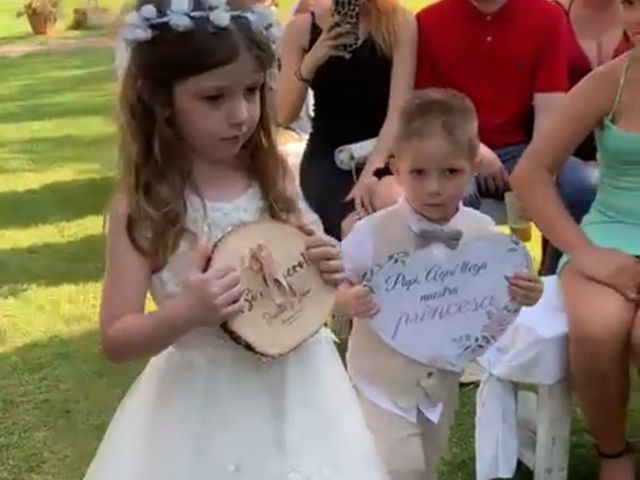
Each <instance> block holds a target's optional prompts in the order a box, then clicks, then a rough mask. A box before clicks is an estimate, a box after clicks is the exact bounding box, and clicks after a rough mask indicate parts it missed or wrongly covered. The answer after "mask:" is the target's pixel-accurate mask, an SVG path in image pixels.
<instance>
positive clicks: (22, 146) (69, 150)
mask: <svg viewBox="0 0 640 480" xmlns="http://www.w3.org/2000/svg"><path fill="white" fill-rule="evenodd" d="M116 159H117V140H116V134H115V131H106V132H104V133H100V134H94V135H90V136H75V135H58V136H55V137H36V138H29V139H26V140H21V141H13V142H9V141H8V142H1V141H0V174H14V173H18V172H24V171H30V172H38V171H40V170H48V169H50V168H55V167H56V166H57V167H70V166H73V167H74V168H75V169H76V171H83V172H85V173H86V174H93V175H95V174H98V175H101V174H105V173H109V172H112V171H114V168H115V166H116V164H117V160H116Z"/></svg>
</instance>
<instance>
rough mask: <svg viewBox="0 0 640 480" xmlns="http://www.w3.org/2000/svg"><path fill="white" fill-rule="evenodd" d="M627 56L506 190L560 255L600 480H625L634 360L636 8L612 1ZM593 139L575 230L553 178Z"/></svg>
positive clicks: (639, 223)
mask: <svg viewBox="0 0 640 480" xmlns="http://www.w3.org/2000/svg"><path fill="white" fill-rule="evenodd" d="M620 9H621V19H622V21H623V23H624V26H625V29H626V30H627V32H628V33H629V36H630V37H631V38H632V39H633V41H634V44H635V49H634V50H632V51H630V52H629V53H628V54H626V55H625V56H623V57H620V58H618V59H616V60H613V61H611V62H610V63H608V64H606V65H603V66H602V67H600V68H598V69H596V70H595V71H593V72H592V73H591V74H590V75H588V76H587V77H586V78H585V79H584V80H583V81H582V82H580V83H579V84H578V85H576V87H575V88H574V89H573V90H571V92H569V94H568V95H567V97H566V99H565V102H566V103H565V104H564V105H563V107H562V108H559V109H558V111H557V112H555V113H554V114H553V115H552V117H553V118H550V119H549V122H548V125H545V130H543V131H540V132H539V134H538V135H536V136H535V137H534V139H533V142H532V143H531V145H530V148H529V149H528V150H527V152H526V153H525V154H524V156H523V157H522V159H521V160H520V162H519V163H518V167H517V168H516V170H515V172H514V173H513V176H512V180H511V184H512V186H513V187H514V189H515V191H516V194H517V195H518V198H519V199H520V200H521V201H522V203H523V204H524V207H525V209H526V210H527V213H529V214H530V216H531V217H532V218H533V220H534V221H535V223H536V224H537V225H538V226H539V227H540V229H541V230H542V233H543V234H544V235H545V237H547V238H548V239H549V240H550V242H551V243H553V244H554V245H556V246H557V247H558V248H559V249H560V250H562V251H563V252H565V258H564V259H563V261H562V264H561V265H562V270H560V273H559V275H560V284H561V286H562V290H563V296H564V303H565V308H566V311H567V315H568V318H569V358H570V361H569V364H570V368H571V372H570V375H571V383H572V387H573V389H574V392H575V396H576V398H577V401H578V404H579V406H580V408H581V410H582V413H583V414H584V417H585V418H586V421H587V425H588V427H589V430H590V432H591V435H592V436H593V439H594V442H595V446H596V448H597V451H598V454H599V456H600V468H599V477H598V478H599V479H600V480H633V479H634V465H633V459H632V458H631V456H630V449H629V447H628V443H627V441H626V440H625V423H626V409H627V402H628V396H629V375H628V372H629V362H630V360H631V359H636V360H637V359H640V309H639V307H640V260H638V256H640V0H621V6H620ZM591 130H595V131H596V138H597V145H598V155H599V157H598V161H599V165H600V175H601V178H600V186H599V190H598V194H597V196H596V200H595V202H594V203H593V206H592V208H591V211H590V212H589V213H588V214H587V215H586V216H585V217H584V219H583V221H582V224H581V225H580V226H578V225H576V223H575V222H574V221H573V220H572V219H571V217H570V216H569V214H568V213H567V212H566V210H565V209H564V207H563V205H562V202H561V201H560V198H559V196H558V193H557V192H556V190H555V186H554V182H553V177H554V175H555V172H557V171H558V169H559V168H560V166H561V165H562V162H563V161H564V159H566V158H568V157H569V154H570V153H571V152H572V151H573V149H574V148H575V147H576V145H578V144H579V143H580V142H581V140H582V139H583V138H584V137H585V136H586V135H587V134H588V133H589V132H590V131H591Z"/></svg>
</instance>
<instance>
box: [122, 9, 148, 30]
mask: <svg viewBox="0 0 640 480" xmlns="http://www.w3.org/2000/svg"><path fill="white" fill-rule="evenodd" d="M124 24H125V25H127V26H145V25H146V24H145V21H144V18H142V16H141V15H140V14H139V13H138V12H137V11H135V10H134V11H133V12H129V13H127V15H126V16H125V17H124Z"/></svg>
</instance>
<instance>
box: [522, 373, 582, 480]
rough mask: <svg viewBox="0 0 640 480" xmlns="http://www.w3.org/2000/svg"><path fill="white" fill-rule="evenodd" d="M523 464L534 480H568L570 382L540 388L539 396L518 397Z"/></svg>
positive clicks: (523, 392) (530, 393)
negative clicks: (530, 471)
mask: <svg viewBox="0 0 640 480" xmlns="http://www.w3.org/2000/svg"><path fill="white" fill-rule="evenodd" d="M517 411H518V441H519V452H518V458H519V460H520V461H521V462H522V463H523V464H524V465H526V466H527V467H529V468H530V469H531V470H532V471H533V474H534V477H533V478H534V480H566V479H567V478H568V475H569V446H570V441H571V397H570V394H569V388H568V386H567V383H566V382H559V383H556V384H554V385H539V386H537V393H535V392H532V391H530V390H520V391H518V393H517Z"/></svg>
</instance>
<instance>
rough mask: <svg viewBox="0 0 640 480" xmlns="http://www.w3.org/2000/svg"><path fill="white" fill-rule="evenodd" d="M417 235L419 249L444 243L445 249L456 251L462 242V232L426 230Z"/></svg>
mask: <svg viewBox="0 0 640 480" xmlns="http://www.w3.org/2000/svg"><path fill="white" fill-rule="evenodd" d="M414 233H415V235H416V240H417V242H416V243H417V245H416V247H417V248H418V249H420V248H425V247H428V246H429V245H432V244H434V243H442V244H443V245H444V246H445V247H447V248H449V249H451V250H455V249H456V248H458V245H459V244H460V240H462V230H457V229H452V230H445V229H444V228H424V229H422V230H419V231H417V232H414Z"/></svg>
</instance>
